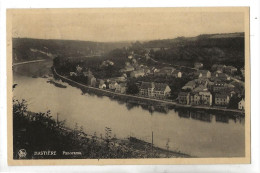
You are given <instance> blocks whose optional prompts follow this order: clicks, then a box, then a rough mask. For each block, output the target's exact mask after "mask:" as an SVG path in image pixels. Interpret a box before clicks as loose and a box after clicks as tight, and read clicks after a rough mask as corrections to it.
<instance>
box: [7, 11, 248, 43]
mask: <svg viewBox="0 0 260 173" xmlns="http://www.w3.org/2000/svg"><path fill="white" fill-rule="evenodd" d="M244 11H245V9H242V10H241V8H239V9H235V10H234V9H223V8H222V9H221V10H220V9H216V8H213V9H209V8H207V9H206V10H205V9H204V10H203V11H201V10H198V9H195V8H185V9H178V8H164V9H163V8H150V9H142V8H139V9H136V8H135V9H133V8H132V9H131V8H128V9H98V10H97V9H80V10H76V9H73V10H53V9H52V10H50V9H49V10H48V9H45V10H18V11H13V14H12V28H13V30H12V33H13V37H28V38H42V39H70V40H90V41H127V40H130V41H134V40H153V39H166V38H175V37H178V36H187V37H189V36H197V35H199V34H210V33H232V32H244V17H245V16H244Z"/></svg>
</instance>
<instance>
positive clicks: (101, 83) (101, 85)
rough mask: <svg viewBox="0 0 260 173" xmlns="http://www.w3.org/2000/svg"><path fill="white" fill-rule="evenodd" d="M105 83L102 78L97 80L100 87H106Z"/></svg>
mask: <svg viewBox="0 0 260 173" xmlns="http://www.w3.org/2000/svg"><path fill="white" fill-rule="evenodd" d="M106 87H107V86H106V84H105V81H104V80H100V81H99V86H98V88H100V89H106Z"/></svg>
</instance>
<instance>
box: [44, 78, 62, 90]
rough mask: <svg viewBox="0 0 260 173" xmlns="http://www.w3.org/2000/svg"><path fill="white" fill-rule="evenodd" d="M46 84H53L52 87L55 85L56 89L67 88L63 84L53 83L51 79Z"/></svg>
mask: <svg viewBox="0 0 260 173" xmlns="http://www.w3.org/2000/svg"><path fill="white" fill-rule="evenodd" d="M47 83H50V84H53V85H55V86H56V87H59V88H67V86H66V85H63V84H61V83H58V82H56V81H54V80H52V79H51V80H48V81H47Z"/></svg>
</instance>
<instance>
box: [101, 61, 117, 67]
mask: <svg viewBox="0 0 260 173" xmlns="http://www.w3.org/2000/svg"><path fill="white" fill-rule="evenodd" d="M113 65H114V62H113V61H110V60H106V61H103V62H102V64H101V65H100V67H108V66H113Z"/></svg>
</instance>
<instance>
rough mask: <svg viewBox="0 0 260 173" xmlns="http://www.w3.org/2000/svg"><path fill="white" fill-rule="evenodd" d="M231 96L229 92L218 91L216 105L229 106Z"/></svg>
mask: <svg viewBox="0 0 260 173" xmlns="http://www.w3.org/2000/svg"><path fill="white" fill-rule="evenodd" d="M229 101H230V97H229V95H228V94H227V93H217V94H216V95H215V105H217V106H227V105H228V104H229Z"/></svg>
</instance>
